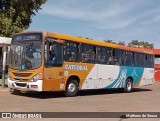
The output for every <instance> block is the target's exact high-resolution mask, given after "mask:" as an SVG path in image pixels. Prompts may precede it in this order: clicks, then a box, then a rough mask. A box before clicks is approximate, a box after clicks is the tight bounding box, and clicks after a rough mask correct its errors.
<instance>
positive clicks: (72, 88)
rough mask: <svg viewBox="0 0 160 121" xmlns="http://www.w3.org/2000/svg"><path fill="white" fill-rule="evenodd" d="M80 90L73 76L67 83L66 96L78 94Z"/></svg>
mask: <svg viewBox="0 0 160 121" xmlns="http://www.w3.org/2000/svg"><path fill="white" fill-rule="evenodd" d="M78 90H79V88H78V82H77V80H76V79H74V78H71V79H70V80H69V81H68V83H67V86H66V89H65V96H66V97H73V96H76V95H77V93H78Z"/></svg>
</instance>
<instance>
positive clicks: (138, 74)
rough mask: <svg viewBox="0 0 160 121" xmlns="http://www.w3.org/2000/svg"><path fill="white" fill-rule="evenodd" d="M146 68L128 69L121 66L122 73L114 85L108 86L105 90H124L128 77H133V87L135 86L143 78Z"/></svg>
mask: <svg viewBox="0 0 160 121" xmlns="http://www.w3.org/2000/svg"><path fill="white" fill-rule="evenodd" d="M143 72H144V68H142V67H127V66H120V73H119V75H118V77H117V79H116V80H114V82H113V83H111V84H110V85H108V86H106V87H105V88H122V87H124V85H125V80H126V78H127V77H129V76H131V77H133V80H134V82H133V86H135V85H136V84H137V83H138V82H139V80H140V79H141V78H142V76H143Z"/></svg>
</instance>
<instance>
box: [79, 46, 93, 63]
mask: <svg viewBox="0 0 160 121" xmlns="http://www.w3.org/2000/svg"><path fill="white" fill-rule="evenodd" d="M95 51H96V49H95V47H94V46H93V45H87V44H81V59H82V62H84V63H95V54H96V52H95Z"/></svg>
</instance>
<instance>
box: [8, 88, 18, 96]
mask: <svg viewBox="0 0 160 121" xmlns="http://www.w3.org/2000/svg"><path fill="white" fill-rule="evenodd" d="M19 93H20V91H19V90H16V89H13V88H10V94H15V95H16V94H19Z"/></svg>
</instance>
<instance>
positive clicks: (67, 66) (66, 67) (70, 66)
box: [65, 64, 88, 71]
mask: <svg viewBox="0 0 160 121" xmlns="http://www.w3.org/2000/svg"><path fill="white" fill-rule="evenodd" d="M65 69H67V70H86V71H87V70H88V67H87V66H82V65H68V64H66V65H65Z"/></svg>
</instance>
